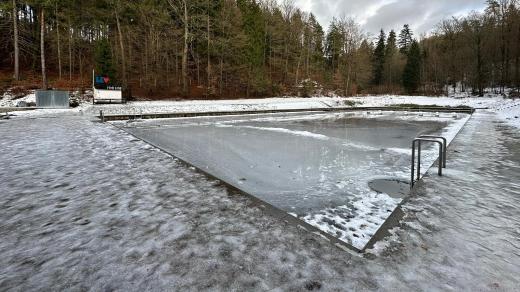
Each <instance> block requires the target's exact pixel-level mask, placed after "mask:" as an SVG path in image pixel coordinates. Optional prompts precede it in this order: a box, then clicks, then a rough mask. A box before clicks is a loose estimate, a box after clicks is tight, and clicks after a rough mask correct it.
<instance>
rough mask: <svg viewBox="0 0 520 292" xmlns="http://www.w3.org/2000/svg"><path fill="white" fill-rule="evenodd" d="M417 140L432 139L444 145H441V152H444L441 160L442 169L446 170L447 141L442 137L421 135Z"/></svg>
mask: <svg viewBox="0 0 520 292" xmlns="http://www.w3.org/2000/svg"><path fill="white" fill-rule="evenodd" d="M417 138H433V139H441V140H442V141H443V143H444V145H443V150H444V153H443V156H442V157H443V159H442V164H443V165H442V167H443V168H446V157H448V140H447V139H446V138H444V137H441V136H434V135H421V136H419V137H417Z"/></svg>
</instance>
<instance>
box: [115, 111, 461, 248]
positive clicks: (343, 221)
mask: <svg viewBox="0 0 520 292" xmlns="http://www.w3.org/2000/svg"><path fill="white" fill-rule="evenodd" d="M467 118H468V116H467V115H463V114H440V115H439V114H431V113H430V114H427V113H424V114H417V113H390V112H381V113H375V114H374V113H372V114H368V113H303V114H302V113H300V114H284V115H262V116H228V117H213V118H186V119H167V120H148V121H138V122H127V123H125V124H124V126H125V129H126V130H127V131H129V132H130V133H132V134H134V135H136V136H138V137H140V138H142V139H144V140H146V141H149V142H150V143H152V144H154V145H156V146H158V147H160V148H162V149H165V150H167V151H168V152H170V153H172V154H173V155H176V156H177V157H179V158H181V159H183V160H185V161H187V162H189V163H191V164H192V165H194V166H196V167H198V168H201V169H203V170H205V171H207V172H208V173H211V174H212V175H214V176H216V177H218V178H220V179H222V180H224V181H226V182H228V183H230V184H232V185H234V186H236V187H238V188H240V189H242V190H244V191H245V192H248V193H250V194H252V195H254V196H256V197H258V198H259V199H261V200H264V201H266V202H268V203H270V204H272V205H274V206H276V207H278V208H280V209H282V210H284V211H286V212H288V213H290V214H291V215H293V216H296V217H298V218H300V219H302V220H304V221H306V222H308V223H310V224H312V225H314V226H316V227H318V228H320V229H321V230H323V231H325V232H327V233H329V234H332V235H334V236H336V237H338V238H339V239H341V240H343V241H345V242H347V243H349V244H351V245H353V246H355V247H357V248H359V249H362V248H363V247H364V246H365V245H366V244H367V243H368V241H369V240H370V238H371V237H372V236H373V235H374V233H375V232H376V231H377V230H378V229H379V227H380V226H381V225H382V224H383V222H384V221H385V220H386V219H387V217H388V216H389V215H390V213H391V212H392V211H393V210H394V209H395V208H396V206H397V205H398V204H399V203H400V201H401V199H399V198H392V197H390V196H388V195H387V194H380V193H376V192H374V191H372V190H370V189H369V187H368V185H367V183H368V181H369V180H371V179H374V178H377V177H400V178H403V179H406V180H408V179H409V173H410V153H411V150H410V147H411V141H412V140H413V138H414V137H416V136H418V135H420V134H443V135H445V136H448V138H449V139H450V140H451V139H453V137H454V136H455V134H456V132H458V130H459V129H460V128H461V127H462V125H463V124H464V122H465V121H466V120H467ZM426 153H427V156H428V157H429V159H428V158H427V159H424V164H423V169H425V170H426V169H427V166H430V165H431V163H432V162H433V160H434V159H435V154H436V153H437V152H436V151H435V150H434V149H432V148H430V149H429V150H427V151H426Z"/></svg>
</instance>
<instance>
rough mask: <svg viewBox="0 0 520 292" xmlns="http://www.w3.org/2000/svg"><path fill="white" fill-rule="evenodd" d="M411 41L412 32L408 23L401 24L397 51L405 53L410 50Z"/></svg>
mask: <svg viewBox="0 0 520 292" xmlns="http://www.w3.org/2000/svg"><path fill="white" fill-rule="evenodd" d="M412 42H413V32H412V30H411V29H410V26H409V25H408V24H405V25H404V26H403V29H402V30H401V33H399V51H400V52H401V53H402V54H404V55H406V54H408V51H409V50H410V46H411V45H412Z"/></svg>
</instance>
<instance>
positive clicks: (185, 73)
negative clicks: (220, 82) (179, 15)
mask: <svg viewBox="0 0 520 292" xmlns="http://www.w3.org/2000/svg"><path fill="white" fill-rule="evenodd" d="M183 5H184V48H183V50H182V93H183V94H184V96H188V33H189V31H188V25H189V23H188V2H187V0H184V1H183Z"/></svg>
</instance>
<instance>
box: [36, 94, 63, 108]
mask: <svg viewBox="0 0 520 292" xmlns="http://www.w3.org/2000/svg"><path fill="white" fill-rule="evenodd" d="M36 107H41V108H69V92H68V91H62V90H36Z"/></svg>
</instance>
